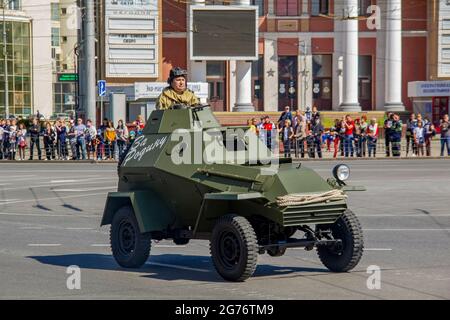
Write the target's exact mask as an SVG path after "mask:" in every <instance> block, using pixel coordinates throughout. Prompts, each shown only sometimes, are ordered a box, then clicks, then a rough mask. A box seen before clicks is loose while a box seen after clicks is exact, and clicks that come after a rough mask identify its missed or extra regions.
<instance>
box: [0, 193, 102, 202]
mask: <svg viewBox="0 0 450 320" xmlns="http://www.w3.org/2000/svg"><path fill="white" fill-rule="evenodd" d="M99 195H103V196H104V195H106V194H105V193H104V192H99V193H90V194H80V195H73V196H63V197H51V198H43V199H37V200H38V201H39V202H42V201H47V200H58V199H69V198H83V197H92V196H99ZM25 202H36V200H35V199H30V200H18V201H10V202H5V203H6V204H12V203H25Z"/></svg>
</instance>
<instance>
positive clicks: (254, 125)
mask: <svg viewBox="0 0 450 320" xmlns="http://www.w3.org/2000/svg"><path fill="white" fill-rule="evenodd" d="M248 126H249V130H250V131H251V132H253V133H254V134H256V135H258V120H257V119H256V118H252V119H250V120H249V121H248Z"/></svg>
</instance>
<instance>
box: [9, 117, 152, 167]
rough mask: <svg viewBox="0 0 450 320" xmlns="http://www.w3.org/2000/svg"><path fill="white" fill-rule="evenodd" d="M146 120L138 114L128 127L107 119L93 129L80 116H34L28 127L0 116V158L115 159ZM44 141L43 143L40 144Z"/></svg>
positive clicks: (20, 159)
mask: <svg viewBox="0 0 450 320" xmlns="http://www.w3.org/2000/svg"><path fill="white" fill-rule="evenodd" d="M144 126H145V121H144V120H143V117H142V116H139V117H138V119H137V120H136V121H134V122H133V123H132V124H131V125H130V126H127V125H126V124H125V123H124V122H123V120H119V121H118V123H117V124H116V125H114V123H113V122H112V121H110V120H108V119H106V118H105V119H103V122H102V124H101V125H100V126H99V127H98V128H96V127H95V125H94V124H93V123H92V121H91V120H87V121H86V123H84V121H83V120H82V119H81V118H78V119H76V120H74V119H69V120H65V119H61V118H58V119H56V121H54V122H50V121H44V122H42V121H41V120H40V119H39V118H38V117H34V118H33V119H32V120H31V123H30V125H29V126H28V127H26V125H25V121H24V120H23V119H16V118H10V119H0V160H1V159H3V160H18V161H22V160H26V159H27V158H26V156H25V150H26V149H27V147H29V156H28V160H33V159H34V157H35V155H36V154H37V159H39V160H47V161H49V160H117V159H119V157H120V156H121V155H122V154H123V153H124V152H125V150H126V149H127V147H128V146H129V145H130V144H131V143H133V141H134V139H135V138H136V137H137V136H139V135H140V134H142V130H143V129H144ZM42 143H43V144H42Z"/></svg>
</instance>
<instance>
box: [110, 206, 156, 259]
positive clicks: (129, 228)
mask: <svg viewBox="0 0 450 320" xmlns="http://www.w3.org/2000/svg"><path fill="white" fill-rule="evenodd" d="M110 242H111V250H112V253H113V256H114V259H115V260H116V261H117V263H118V264H119V265H120V266H122V267H124V268H139V267H141V266H142V265H143V264H144V263H145V261H147V259H148V257H149V255H150V249H151V244H152V238H151V235H150V234H142V233H141V232H140V230H139V226H138V223H137V220H136V217H135V215H134V212H133V209H132V208H131V207H129V206H127V207H122V208H120V209H119V210H118V211H117V212H116V214H115V215H114V218H113V221H112V224H111V231H110Z"/></svg>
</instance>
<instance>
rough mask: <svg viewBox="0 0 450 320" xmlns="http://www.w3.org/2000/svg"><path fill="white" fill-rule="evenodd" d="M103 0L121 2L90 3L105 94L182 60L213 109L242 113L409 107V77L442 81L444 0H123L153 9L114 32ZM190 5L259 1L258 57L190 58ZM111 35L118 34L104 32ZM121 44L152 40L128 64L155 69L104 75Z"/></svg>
mask: <svg viewBox="0 0 450 320" xmlns="http://www.w3.org/2000/svg"><path fill="white" fill-rule="evenodd" d="M147 2H148V3H147ZM108 3H109V5H110V6H111V4H116V5H119V6H120V5H121V4H122V5H123V1H120V0H104V1H103V2H102V4H100V7H101V6H103V8H99V9H98V17H97V23H98V28H99V30H103V31H104V32H101V34H102V36H101V37H102V38H103V40H101V41H100V42H99V46H98V51H99V56H100V59H99V61H98V63H99V65H98V70H99V73H98V78H99V79H100V78H101V79H105V78H106V79H107V80H108V88H109V89H110V90H111V92H134V90H133V88H134V83H136V82H159V83H161V82H164V81H165V80H166V79H167V77H168V74H169V71H170V69H171V68H172V67H175V66H180V67H182V68H186V69H187V70H188V71H189V81H191V82H195V83H207V84H208V99H207V100H208V103H210V104H211V105H212V107H213V108H214V110H216V111H240V109H239V106H240V105H242V104H243V105H246V104H251V105H252V106H253V108H252V109H254V110H257V111H279V110H282V109H284V106H286V105H289V106H291V107H292V108H293V109H303V110H305V109H306V108H307V107H312V106H314V105H316V106H317V107H318V108H319V109H320V110H334V111H355V110H361V111H370V110H378V111H386V110H391V111H413V110H414V107H413V105H414V103H415V102H414V99H413V97H410V96H409V95H408V83H413V82H417V81H428V80H445V79H447V72H449V71H450V67H448V66H447V65H448V64H449V63H450V53H448V52H447V51H449V52H450V42H448V43H447V40H448V39H447V33H449V35H448V38H449V39H450V29H449V30H448V31H447V27H449V26H450V23H447V21H446V18H445V17H446V16H447V15H448V13H447V11H448V5H447V1H443V0H436V1H427V0H392V1H376V0H342V1H332V0H235V1H207V2H206V4H205V1H202V0H192V1H173V0H160V1H157V0H153V1H151V0H149V1H147V0H144V1H140V0H139V1H133V0H130V1H126V3H127V4H128V5H129V9H128V13H126V12H125V11H122V13H121V14H125V15H126V14H131V16H133V15H135V16H134V18H135V17H136V16H137V15H139V14H146V13H139V12H138V11H136V10H134V12H132V13H130V10H131V11H133V10H132V9H133V5H143V6H147V8H150V10H155V12H154V17H156V20H155V21H154V22H151V23H147V24H146V23H143V24H141V27H140V28H141V29H139V28H135V27H136V25H134V27H133V28H130V25H128V26H125V25H123V26H124V27H126V28H124V29H121V30H117V31H115V32H112V30H109V31H108V29H107V28H106V27H105V26H108V28H109V24H108V25H106V23H107V21H108V19H110V18H111V15H110V14H109V13H108V12H107V10H106V9H105V6H107V5H108ZM155 5H156V9H155ZM192 5H195V6H202V5H223V6H224V8H225V7H226V6H227V5H253V6H257V7H258V10H259V19H258V20H259V21H258V32H259V46H258V51H259V52H258V53H259V59H258V60H256V61H251V62H245V61H244V62H236V61H191V60H189V46H190V44H189V31H190V30H189V28H188V23H189V12H190V10H189V9H190V6H192ZM156 11H157V12H156ZM112 17H114V15H112ZM134 18H132V19H134ZM156 28H159V32H157V34H155V37H154V38H153V36H150V39H151V41H153V39H155V41H154V42H151V43H150V42H148V41H149V40H148V39H149V38H148V37H149V35H150V34H152V32H156ZM144 30H145V31H144ZM113 33H117V34H115V35H114V37H112V34H113ZM158 35H160V37H159V38H158ZM113 39H114V41H115V42H113V41H112V40H113ZM126 41H130V42H132V43H133V45H134V46H135V48H136V49H138V47H139V46H141V47H142V48H144V47H145V48H147V49H149V48H152V47H151V46H155V50H154V51H152V52H151V53H150V52H149V51H145V50H142V49H141V50H136V52H134V53H133V57H131V56H128V57H127V60H126V61H128V62H129V63H132V64H139V63H140V62H142V61H143V60H142V58H143V57H145V56H146V61H147V62H149V63H150V62H151V61H154V62H156V63H157V65H156V66H155V69H154V70H155V73H154V74H150V73H146V74H147V75H148V77H146V76H145V75H144V74H141V75H138V74H136V73H133V70H136V69H133V68H127V70H131V72H130V73H128V76H125V77H108V70H106V69H105V65H106V63H107V62H108V59H109V60H111V59H112V56H111V51H109V52H107V51H105V49H102V48H106V47H108V46H109V47H114V46H116V47H118V48H119V47H120V46H121V45H122V46H125V44H126V43H125V42H126ZM146 41H147V42H146ZM106 42H108V43H106ZM119 42H123V43H122V44H119ZM123 53H124V52H123V51H120V50H119V51H118V52H117V54H118V55H116V57H115V58H117V59H115V61H118V62H123V61H125V60H123V58H124V56H120V54H123ZM118 58H121V59H122V60H121V59H118ZM151 59H155V60H151ZM144 60H145V59H144ZM249 70H250V76H247V75H248V74H249V72H248V71H249ZM242 75H244V77H241V76H242ZM240 77H241V78H240ZM239 99H241V100H242V99H243V101H238V100H239ZM107 100H108V98H106V101H107ZM127 100H128V104H127V120H128V118H129V117H128V116H129V115H130V114H135V113H136V112H139V111H136V112H135V111H133V112H131V113H130V111H129V110H130V108H131V109H133V108H135V109H136V110H144V109H146V108H147V107H148V106H146V102H145V101H144V102H143V101H136V100H135V97H133V96H130V95H127ZM247 100H248V101H247ZM106 103H107V102H106ZM133 106H134V107H133ZM147 109H148V108H147ZM131 118H132V117H131Z"/></svg>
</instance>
